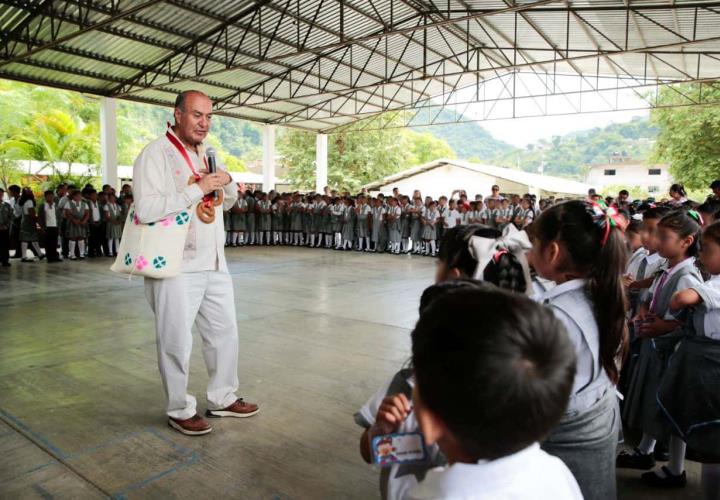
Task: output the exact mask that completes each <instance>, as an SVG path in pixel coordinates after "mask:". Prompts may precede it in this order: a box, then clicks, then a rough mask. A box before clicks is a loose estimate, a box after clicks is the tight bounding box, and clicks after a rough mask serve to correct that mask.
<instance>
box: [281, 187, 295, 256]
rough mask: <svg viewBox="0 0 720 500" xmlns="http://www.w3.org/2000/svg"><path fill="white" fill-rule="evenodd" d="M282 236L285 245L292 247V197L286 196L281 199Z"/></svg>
mask: <svg viewBox="0 0 720 500" xmlns="http://www.w3.org/2000/svg"><path fill="white" fill-rule="evenodd" d="M283 202H284V203H283V205H282V207H283V234H284V238H283V240H284V241H285V244H286V245H292V242H293V232H292V204H293V199H292V196H290V195H286V196H284V197H283Z"/></svg>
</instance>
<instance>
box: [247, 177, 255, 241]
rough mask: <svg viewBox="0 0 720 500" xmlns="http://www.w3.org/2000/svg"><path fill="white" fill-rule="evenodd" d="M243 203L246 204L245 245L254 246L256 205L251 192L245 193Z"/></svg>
mask: <svg viewBox="0 0 720 500" xmlns="http://www.w3.org/2000/svg"><path fill="white" fill-rule="evenodd" d="M245 201H246V202H247V213H246V214H245V215H246V226H247V244H248V245H255V243H256V241H257V233H256V227H257V225H256V204H257V200H256V199H255V196H254V194H253V192H252V191H250V190H247V191H245Z"/></svg>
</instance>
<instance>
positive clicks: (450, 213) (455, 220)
mask: <svg viewBox="0 0 720 500" xmlns="http://www.w3.org/2000/svg"><path fill="white" fill-rule="evenodd" d="M460 222H461V215H460V212H459V211H458V209H457V204H456V202H455V200H450V201H449V202H448V210H447V215H446V217H445V222H444V225H445V229H452V228H453V227H455V226H457V225H458V224H460Z"/></svg>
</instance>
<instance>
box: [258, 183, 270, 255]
mask: <svg viewBox="0 0 720 500" xmlns="http://www.w3.org/2000/svg"><path fill="white" fill-rule="evenodd" d="M257 211H258V233H259V234H260V244H261V245H270V243H271V242H270V231H271V229H272V203H270V199H269V198H268V195H267V193H262V194H261V195H260V201H259V202H258V204H257Z"/></svg>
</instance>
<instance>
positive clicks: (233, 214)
mask: <svg viewBox="0 0 720 500" xmlns="http://www.w3.org/2000/svg"><path fill="white" fill-rule="evenodd" d="M245 196H246V195H245V193H243V192H239V193H238V198H237V200H235V203H234V204H233V206H232V207H231V208H230V231H231V232H232V241H231V244H232V246H234V247H239V246H242V245H245V244H246V238H247V214H248V204H247V200H246V199H245Z"/></svg>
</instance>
